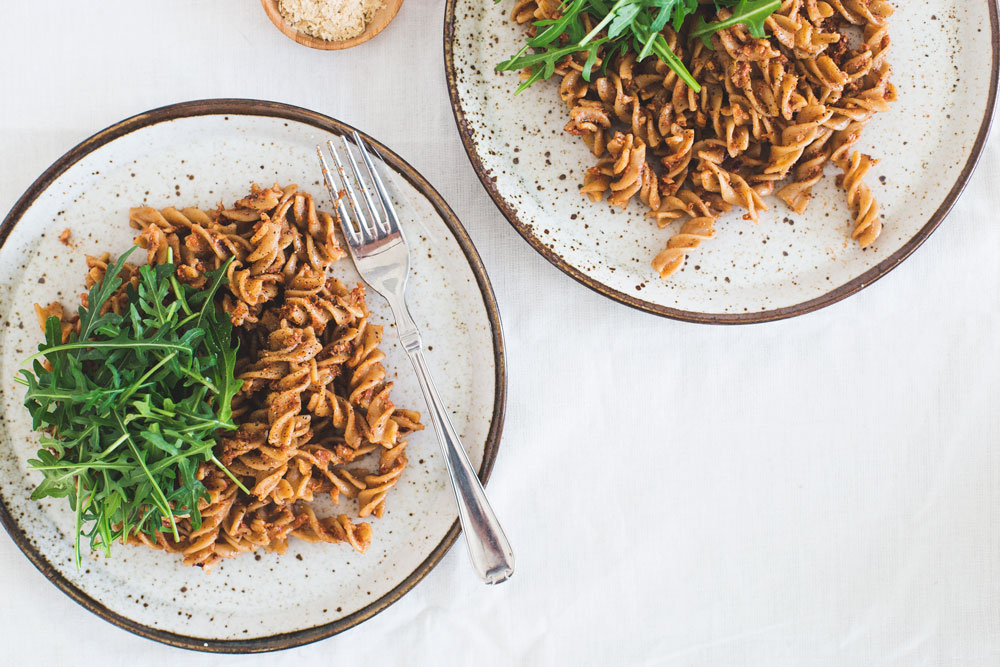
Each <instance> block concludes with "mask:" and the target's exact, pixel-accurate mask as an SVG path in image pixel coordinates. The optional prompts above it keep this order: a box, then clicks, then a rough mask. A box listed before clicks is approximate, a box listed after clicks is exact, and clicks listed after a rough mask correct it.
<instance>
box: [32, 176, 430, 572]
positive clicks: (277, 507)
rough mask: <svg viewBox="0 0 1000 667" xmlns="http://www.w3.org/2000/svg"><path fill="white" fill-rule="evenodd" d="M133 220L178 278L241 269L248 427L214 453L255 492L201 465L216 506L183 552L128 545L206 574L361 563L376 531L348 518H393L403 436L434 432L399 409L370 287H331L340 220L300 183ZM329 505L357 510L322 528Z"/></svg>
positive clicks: (93, 265)
mask: <svg viewBox="0 0 1000 667" xmlns="http://www.w3.org/2000/svg"><path fill="white" fill-rule="evenodd" d="M129 221H130V223H131V225H132V227H134V228H135V229H137V230H138V235H137V236H136V243H137V244H138V245H140V246H141V247H143V248H145V249H146V252H147V258H148V261H149V262H150V263H165V262H167V261H168V259H169V258H171V257H172V258H173V261H174V263H175V265H176V275H177V276H178V279H179V280H181V281H183V282H186V283H189V284H191V285H193V286H202V285H204V284H205V283H206V281H207V279H206V272H208V271H212V270H215V269H218V268H220V267H222V266H223V265H224V264H225V262H226V261H227V260H228V259H229V258H230V257H233V258H234V261H233V262H232V263H231V264H230V265H229V268H228V276H227V277H228V284H227V286H226V288H225V294H224V295H223V296H222V297H221V304H220V305H221V307H222V308H223V309H224V310H225V311H226V312H227V313H228V314H229V315H230V318H231V319H232V322H233V324H234V326H235V327H236V329H235V331H236V335H238V337H239V339H240V347H239V351H238V354H237V361H236V375H237V376H238V377H239V378H240V379H241V380H243V385H242V387H241V389H240V391H239V393H237V394H236V396H235V397H234V399H233V404H232V409H233V417H234V421H235V423H236V424H237V425H238V428H237V430H236V431H231V432H223V433H222V435H220V437H219V440H218V444H217V446H216V448H215V454H216V456H217V458H218V459H219V460H220V461H221V462H222V463H223V465H225V466H226V468H227V469H228V470H229V471H230V472H231V473H232V474H233V475H235V476H236V477H237V478H238V479H239V480H240V482H241V483H242V484H243V485H244V486H245V487H246V488H247V489H248V490H249V493H244V492H243V491H241V490H240V489H239V487H238V486H237V485H236V484H235V483H234V482H233V481H232V480H231V479H229V477H228V476H226V475H225V474H224V473H223V471H222V470H221V469H219V468H218V467H217V466H215V465H214V464H212V463H205V464H202V465H201V466H200V468H199V470H198V472H197V478H198V479H199V480H200V481H201V482H202V484H203V485H204V486H205V488H206V489H207V491H208V497H207V498H206V499H203V500H202V501H201V502H200V503H199V509H200V511H201V515H202V524H201V526H200V528H198V529H197V530H196V529H194V528H193V527H192V525H191V523H190V521H188V520H187V519H183V518H182V519H180V520H178V522H177V526H178V532H179V535H180V539H179V540H176V541H175V540H174V539H173V536H172V534H171V532H170V531H169V530H164V531H162V532H158V533H156V535H155V537H150V536H148V535H145V534H141V533H138V534H135V535H134V536H133V537H132V538H131V540H130V541H131V542H132V543H135V544H144V545H146V546H150V547H154V548H159V549H164V550H166V551H169V552H175V553H178V554H181V555H182V556H183V558H184V562H185V563H187V564H190V565H198V566H201V567H202V568H204V569H205V570H209V569H210V568H212V567H213V566H214V565H216V564H217V563H218V562H219V561H220V560H221V559H223V558H230V557H233V556H236V555H239V554H241V553H248V552H253V551H256V550H257V549H261V548H263V549H267V550H271V551H277V552H279V553H281V552H284V551H285V549H286V548H287V543H288V539H289V537H298V538H300V539H303V540H307V541H310V542H344V543H347V544H349V545H350V546H351V547H353V548H354V549H356V550H358V551H359V552H363V551H364V550H365V549H366V548H367V547H368V544H369V542H370V540H371V535H372V530H371V527H370V525H369V524H368V523H367V522H355V521H353V520H352V519H351V516H350V514H353V515H355V516H357V517H359V518H368V517H381V516H382V514H383V512H384V511H385V505H386V499H387V496H388V495H389V491H390V490H391V488H392V487H393V486H394V485H395V484H396V483H397V481H398V480H399V478H400V476H401V475H402V473H403V471H404V469H405V467H406V464H407V457H406V444H407V443H406V436H407V434H409V433H411V432H413V431H416V430H420V429H422V428H423V425H422V424H421V423H420V414H419V413H417V412H414V411H412V410H406V409H402V408H398V407H396V405H395V404H394V403H393V402H392V400H391V397H390V394H391V391H392V386H393V384H392V382H391V381H389V380H388V379H387V377H386V371H385V367H384V366H383V361H384V359H385V354H384V353H383V352H382V351H381V349H380V347H379V346H380V344H381V341H382V327H381V326H379V325H376V324H373V323H372V322H371V320H370V316H369V313H368V308H367V306H366V304H365V290H364V287H363V286H362V285H360V284H358V285H356V286H355V287H353V288H348V287H347V286H345V285H344V284H343V283H342V282H341V281H339V280H338V279H337V278H335V277H332V276H331V275H330V270H331V268H332V266H333V265H334V264H335V263H336V262H337V261H338V260H340V259H341V258H343V257H344V255H345V253H344V251H343V250H342V249H341V247H340V245H339V243H338V241H337V237H336V235H335V229H336V224H337V223H336V220H335V219H334V218H333V217H332V216H330V215H328V214H326V213H323V212H320V211H317V210H316V207H315V203H314V201H313V199H312V197H311V196H310V195H309V194H306V193H303V192H300V191H299V190H298V189H297V188H296V186H294V185H292V186H287V187H280V186H278V185H274V186H272V187H270V188H260V187H258V186H256V185H254V186H253V187H252V188H251V192H250V194H249V195H248V196H247V197H244V198H243V199H240V200H239V201H237V202H236V203H235V204H234V205H233V206H232V207H231V208H225V207H223V206H222V205H220V206H219V207H218V208H217V209H215V210H212V211H202V210H200V209H197V208H184V209H180V210H178V209H176V208H174V207H168V208H165V209H162V210H158V209H154V208H151V207H148V206H143V207H139V208H134V209H132V210H131V212H130V216H129ZM110 262H111V258H110V256H109V254H108V253H105V254H104V255H101V256H99V257H88V258H87V265H88V269H89V271H88V274H87V277H86V283H87V287H88V288H89V287H91V286H93V285H94V284H95V283H96V282H98V281H99V280H101V278H102V277H103V276H104V272H105V270H106V269H107V267H108V265H109V263H110ZM121 278H122V280H123V284H122V287H121V288H120V289H119V290H118V291H117V292H116V293H115V295H114V296H113V297H112V298H111V299H109V300H108V303H107V304H106V305H105V308H108V309H113V310H114V311H115V312H119V313H120V312H124V311H125V309H126V308H127V307H128V302H127V298H128V295H127V293H126V288H127V287H128V286H129V285H131V286H133V287H135V285H136V284H137V280H138V270H137V269H136V267H134V266H131V265H129V264H125V268H124V269H123V271H122V273H121ZM84 296H86V295H84ZM35 309H36V313H37V315H38V317H39V321H40V322H41V323H42V324H44V322H45V319H46V318H47V317H50V316H57V317H59V318H60V319H61V320H62V321H63V335H64V337H65V336H68V335H69V333H70V332H71V331H73V330H74V327H75V326H78V323H77V322H75V321H74V319H73V318H72V317H65V316H64V314H63V309H62V307H61V306H60V305H59V304H58V303H54V304H51V305H49V306H47V307H41V306H37V305H36V306H35ZM321 495H325V496H327V497H328V498H330V499H331V500H332V501H333V503H334V504H335V505H343V504H344V503H345V502H347V503H350V504H353V505H354V507H355V508H356V509H355V510H354V511H353V512H350V513H348V512H343V511H339V512H338V513H336V514H334V515H331V516H327V517H318V516H317V514H316V512H315V510H314V509H313V508H312V507H311V506H310V503H311V502H312V501H314V500H315V499H316V498H317V497H319V496H321Z"/></svg>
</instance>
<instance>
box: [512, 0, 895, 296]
mask: <svg viewBox="0 0 1000 667" xmlns="http://www.w3.org/2000/svg"><path fill="white" fill-rule="evenodd" d="M699 1H700V3H701V4H702V5H705V7H704V8H703V10H702V11H703V12H705V13H706V14H709V13H715V15H716V18H718V19H720V20H721V19H725V18H727V17H728V16H729V15H730V10H729V9H725V8H722V9H718V10H716V9H715V8H714V7H710V5H711V2H710V1H709V0H699ZM560 6H561V3H560V2H558V1H557V0H551V1H550V0H518V1H517V2H516V3H515V6H514V9H513V11H512V12H511V19H512V20H513V21H515V22H517V23H520V24H530V23H532V22H533V21H536V20H551V19H555V18H558V17H559V15H560ZM892 13H893V8H892V5H891V4H889V2H886V1H885V0H784V2H783V3H782V5H781V8H780V9H779V10H778V11H777V12H776V13H774V14H773V15H771V16H770V17H769V18H768V19H767V20H766V27H767V30H768V32H769V33H770V36H769V37H767V38H763V39H757V38H754V37H753V36H752V35H751V34H750V33H749V31H748V30H747V29H746V27H745V26H743V25H737V26H734V27H731V28H728V29H725V30H721V31H719V32H718V33H716V34H715V35H714V36H713V37H712V44H713V48H712V49H709V48H707V47H706V46H705V44H704V43H702V41H701V40H699V39H689V38H688V37H687V35H686V33H682V34H677V33H676V32H674V30H673V29H672V28H671V27H670V26H668V27H666V28H665V29H664V31H663V35H664V37H665V39H666V41H667V43H668V45H669V46H670V47H671V49H672V50H673V51H674V52H675V53H677V54H678V55H679V56H680V58H681V59H682V60H683V61H684V63H685V65H686V66H687V68H688V70H689V71H690V72H691V74H692V75H693V76H694V77H695V78H696V79H697V80H698V81H699V82H700V83H701V84H702V90H701V91H700V92H699V93H696V92H694V90H692V89H691V88H689V87H688V86H687V85H686V84H685V83H684V82H683V81H681V80H680V79H679V78H678V76H677V75H676V74H675V73H674V72H673V71H672V70H671V69H670V68H669V67H667V66H666V65H665V64H664V63H663V62H661V61H660V60H659V59H658V58H656V57H648V58H646V59H645V60H643V61H642V62H637V61H636V54H635V53H634V52H633V51H631V50H627V51H626V52H625V53H618V52H616V53H612V54H607V53H604V52H599V57H598V58H597V59H596V62H594V63H593V65H592V66H591V67H592V69H591V72H590V74H591V77H590V78H591V80H590V81H589V82H588V81H587V80H586V79H585V77H584V67H585V66H587V63H586V62H585V60H584V58H585V57H586V53H585V52H583V53H576V54H573V55H571V56H567V57H566V58H565V59H564V60H563V61H562V62H561V63H560V64H559V66H558V67H557V68H556V74H557V75H559V76H561V82H560V85H559V95H560V97H561V98H562V100H563V101H564V102H565V103H566V104H567V106H568V107H569V117H570V120H569V122H568V123H567V124H566V127H565V129H566V131H567V132H568V133H570V134H574V135H577V136H580V137H581V138H582V139H583V141H584V142H585V143H586V144H587V146H588V147H589V148H590V149H591V151H592V152H593V153H594V155H595V156H597V158H598V161H597V164H596V165H595V166H594V167H592V168H590V169H587V170H586V172H585V174H584V176H583V184H582V186H581V188H580V191H581V193H582V194H584V195H585V196H587V197H589V198H590V199H591V200H592V201H595V202H596V201H601V200H606V201H607V202H608V203H610V204H612V205H615V206H621V207H626V206H627V205H628V203H629V202H630V201H631V200H632V199H633V198H635V197H636V195H638V198H639V199H640V200H641V201H642V202H643V203H644V204H645V205H647V206H648V207H649V208H650V209H652V210H651V212H650V213H649V217H651V218H653V219H655V220H656V222H657V225H658V226H659V227H660V228H665V227H668V226H670V225H672V224H673V223H674V222H675V221H677V222H679V223H680V225H681V229H680V230H679V231H678V232H677V233H676V234H674V235H673V236H671V238H670V240H669V241H668V242H667V246H666V248H665V249H664V251H663V252H661V253H660V254H659V255H657V257H656V258H655V259H654V261H653V267H654V268H655V269H656V271H657V272H658V273H659V274H660V275H661V276H662V277H664V278H666V277H667V276H669V275H671V274H672V273H674V272H675V271H677V270H678V269H680V267H681V266H682V265H683V263H684V259H685V257H686V256H687V255H688V254H689V253H691V252H692V251H694V250H695V249H696V248H697V247H698V245H699V244H700V243H701V242H702V241H704V240H707V239H710V238H712V236H713V235H714V233H715V227H714V224H712V221H713V220H714V219H715V218H716V217H718V216H719V215H720V214H722V213H724V212H726V211H729V210H731V209H732V208H734V207H735V208H739V209H743V210H744V211H745V214H744V216H743V217H744V218H745V219H748V220H752V221H754V222H756V221H757V220H758V219H759V213H760V212H761V211H766V210H767V206H766V204H765V203H764V197H766V196H767V195H769V194H771V193H772V192H774V190H775V188H778V187H779V185H780V188H779V189H778V191H777V195H778V196H779V197H780V198H781V199H782V200H783V201H784V202H785V203H786V204H787V205H788V206H789V207H790V208H791V209H792V210H794V211H796V212H798V213H802V212H803V211H805V209H806V207H807V206H808V205H809V201H810V200H811V198H812V188H813V187H814V186H815V185H816V183H818V182H819V180H820V179H821V178H822V176H823V170H824V167H825V166H826V165H827V163H831V164H833V165H835V166H836V167H838V168H839V169H840V171H841V172H842V174H843V175H842V176H841V177H840V181H841V182H842V183H843V187H844V189H845V191H846V193H847V202H848V205H849V207H850V210H851V213H852V215H853V219H852V232H851V233H850V236H851V237H852V238H853V239H855V240H857V241H858V243H859V245H860V246H861V247H862V248H864V247H867V246H869V245H871V244H872V243H873V242H874V241H875V239H877V238H878V235H879V233H880V232H881V229H882V222H881V218H880V217H879V206H878V204H877V202H876V201H875V199H874V196H873V194H872V192H871V189H870V188H869V187H868V186H867V185H865V183H864V182H863V178H864V176H865V173H866V172H867V171H868V169H869V168H870V167H871V166H872V165H873V164H875V161H874V160H872V159H871V158H869V157H868V156H866V155H863V154H860V153H858V152H857V151H854V150H853V147H854V146H855V144H856V143H857V142H858V139H859V138H860V136H861V131H862V130H863V128H864V127H865V125H866V124H867V123H868V122H869V121H870V120H871V118H872V117H873V116H874V115H875V114H876V113H878V112H881V111H885V110H887V109H888V105H889V103H890V102H892V101H894V100H895V99H896V89H895V88H894V86H893V85H892V83H891V82H890V76H891V68H890V66H889V63H888V60H887V58H886V56H887V55H888V52H889V47H890V40H889V34H888V20H889V17H890V16H891V15H892ZM583 16H584V19H585V23H588V22H589V23H588V26H589V27H590V28H593V27H594V24H595V23H596V21H594V20H593V18H592V17H590V16H589V15H586V14H585V15H583ZM529 30H530V31H535V30H536V28H535V27H534V26H530V27H529ZM852 31H853V33H852ZM855 43H856V44H857V45H856V46H852V44H855ZM604 58H607V59H608V62H604ZM526 75H527V73H526Z"/></svg>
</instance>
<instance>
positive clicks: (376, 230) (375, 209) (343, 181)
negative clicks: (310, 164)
mask: <svg viewBox="0 0 1000 667" xmlns="http://www.w3.org/2000/svg"><path fill="white" fill-rule="evenodd" d="M353 136H354V141H353V142H351V141H349V140H348V139H347V137H346V136H343V135H341V137H340V140H341V142H342V143H343V146H342V150H343V151H344V153H345V154H346V155H347V161H348V163H350V165H351V172H352V173H353V175H354V180H355V181H356V182H357V184H358V186H359V188H360V189H361V199H360V200H359V198H358V195H357V192H356V191H355V189H354V186H353V184H352V183H351V178H350V177H349V176H348V174H347V173H346V172H345V169H344V163H343V162H342V161H341V158H340V151H339V150H337V146H336V144H335V143H334V142H333V141H332V140H330V141H327V142H326V146H327V148H328V149H329V150H330V153H331V154H332V155H333V159H334V161H335V162H336V163H337V175H338V177H339V180H340V185H341V187H340V188H337V187H336V186H334V184H333V179H332V177H331V175H330V172H331V171H332V170H331V169H330V165H329V164H328V163H327V161H326V156H325V155H324V154H323V147H322V146H316V154H317V155H319V161H320V165H321V166H322V168H323V179H324V180H325V181H326V188H327V190H329V191H330V197H331V198H332V199H333V201H334V202H336V205H337V212H338V213H339V214H340V219H341V227H343V229H344V235H345V236H346V237H347V240H348V242H349V243H351V244H353V245H360V244H363V243H370V242H372V241H378V240H381V239H384V238H385V237H387V236H390V235H392V234H397V233H399V218H397V217H396V211H395V209H394V208H393V206H392V200H391V199H390V198H389V193H388V191H387V190H386V187H385V183H384V182H383V181H382V177H381V176H380V175H379V173H378V169H377V168H376V166H375V163H374V161H373V160H372V155H371V153H372V151H371V150H369V148H368V146H367V144H366V143H365V141H364V139H362V138H361V135H360V134H358V133H357V131H354V132H353ZM352 143H353V144H354V146H355V147H356V150H357V152H358V153H360V154H361V161H362V162H363V163H364V171H362V169H361V168H360V167H359V165H358V162H357V160H356V159H355V157H354V151H352V150H351V144H352ZM375 157H376V158H377V159H378V161H379V162H381V163H382V164H384V161H383V160H382V157H381V156H380V155H378V153H375ZM344 194H346V195H347V197H346V198H347V200H348V201H349V202H350V205H351V211H353V213H354V215H353V216H352V215H350V214H349V212H348V210H347V207H346V206H345V205H344V196H343V195H344ZM362 200H363V201H364V204H362Z"/></svg>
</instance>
